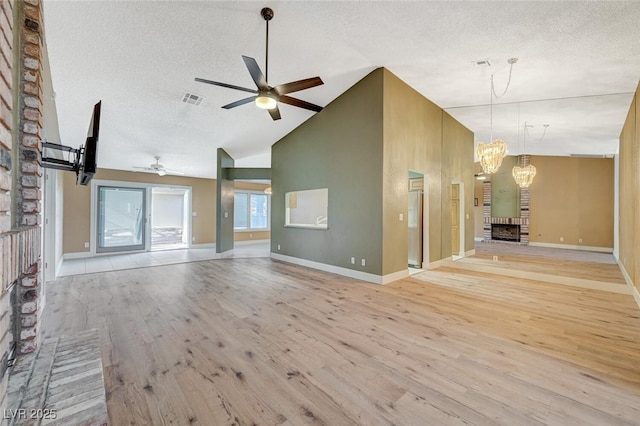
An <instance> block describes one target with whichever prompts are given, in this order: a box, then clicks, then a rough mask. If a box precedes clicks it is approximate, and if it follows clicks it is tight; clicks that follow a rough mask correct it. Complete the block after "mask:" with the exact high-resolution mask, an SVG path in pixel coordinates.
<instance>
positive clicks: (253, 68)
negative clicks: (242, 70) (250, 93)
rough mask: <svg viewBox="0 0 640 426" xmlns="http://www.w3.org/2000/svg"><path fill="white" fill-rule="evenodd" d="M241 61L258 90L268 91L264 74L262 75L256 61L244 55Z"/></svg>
mask: <svg viewBox="0 0 640 426" xmlns="http://www.w3.org/2000/svg"><path fill="white" fill-rule="evenodd" d="M242 59H243V60H244V64H245V65H246V66H247V69H248V70H249V74H251V78H253V81H254V83H256V86H258V89H260V90H262V91H265V92H266V91H268V90H269V85H268V84H267V79H266V78H265V77H264V74H262V71H261V70H260V67H259V66H258V63H257V62H256V60H255V59H253V58H250V57H248V56H244V55H242Z"/></svg>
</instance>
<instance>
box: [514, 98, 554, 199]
mask: <svg viewBox="0 0 640 426" xmlns="http://www.w3.org/2000/svg"><path fill="white" fill-rule="evenodd" d="M519 111H520V106H519V105H518V116H519V115H520V112H519ZM543 126H544V132H543V133H542V136H541V137H540V140H539V141H538V142H542V139H544V136H545V135H546V134H547V128H548V127H549V125H548V124H543ZM529 127H533V124H529V123H527V122H526V121H525V122H524V132H523V133H524V135H523V151H524V152H526V150H527V133H528V132H529V130H528V128H529ZM511 174H512V175H513V179H514V180H515V181H516V183H517V184H518V186H519V187H520V188H528V187H529V186H531V183H532V182H533V178H534V177H535V176H536V167H535V166H534V165H533V164H530V163H529V156H528V155H526V154H522V155H520V157H519V158H518V164H516V165H515V166H513V169H512V170H511Z"/></svg>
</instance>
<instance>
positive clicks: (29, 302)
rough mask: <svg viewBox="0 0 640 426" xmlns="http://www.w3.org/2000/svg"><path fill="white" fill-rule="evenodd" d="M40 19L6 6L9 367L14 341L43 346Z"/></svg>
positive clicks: (3, 340)
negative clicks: (39, 325)
mask: <svg viewBox="0 0 640 426" xmlns="http://www.w3.org/2000/svg"><path fill="white" fill-rule="evenodd" d="M41 21H42V10H41V4H40V0H24V1H21V2H15V1H14V0H1V1H0V266H1V268H0V357H3V358H2V359H3V361H4V362H6V358H7V356H8V352H9V350H10V342H11V340H12V339H13V340H14V341H15V342H16V347H15V349H16V351H17V353H28V352H33V351H34V350H35V349H36V348H37V346H38V338H39V333H38V329H39V327H38V312H39V307H40V306H39V304H40V296H41V294H40V292H41V290H42V284H41V283H42V272H41V268H40V264H41V242H40V241H41V233H42V230H41V227H40V210H41V191H40V188H41V182H42V179H41V176H42V168H41V166H40V153H41V150H42V141H41V133H42V120H41V113H42V102H41V99H42V93H41V89H40V81H41V80H40V71H41V66H40V62H41V61H40V60H41V49H42V43H41V34H40V23H41ZM16 35H17V37H15V36H16ZM14 40H17V43H16V42H15V41H14ZM14 75H17V77H18V78H17V80H18V85H17V86H15V85H14ZM10 294H11V297H10ZM0 365H2V364H0ZM1 372H4V367H3V368H2V371H1ZM6 382H7V375H6V374H3V376H2V378H1V381H0V399H1V401H2V402H1V403H0V404H1V405H0V410H4V408H5V407H6V401H5V395H6Z"/></svg>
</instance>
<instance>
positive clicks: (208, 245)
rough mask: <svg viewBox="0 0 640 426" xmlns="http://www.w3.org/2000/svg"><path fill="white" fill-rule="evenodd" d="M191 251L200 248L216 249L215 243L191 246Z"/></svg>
mask: <svg viewBox="0 0 640 426" xmlns="http://www.w3.org/2000/svg"><path fill="white" fill-rule="evenodd" d="M189 248H193V249H201V248H216V243H202V244H191V247H189Z"/></svg>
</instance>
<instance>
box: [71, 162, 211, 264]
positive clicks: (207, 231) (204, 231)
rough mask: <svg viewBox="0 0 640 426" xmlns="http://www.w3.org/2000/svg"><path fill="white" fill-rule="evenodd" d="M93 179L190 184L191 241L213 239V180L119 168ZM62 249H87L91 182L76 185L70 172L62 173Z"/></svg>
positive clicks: (199, 242) (209, 240) (83, 250)
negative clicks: (128, 170) (88, 184)
mask: <svg viewBox="0 0 640 426" xmlns="http://www.w3.org/2000/svg"><path fill="white" fill-rule="evenodd" d="M94 179H100V180H113V181H123V182H140V183H151V184H161V185H180V186H190V187H191V188H192V198H191V199H192V209H193V211H194V212H196V213H197V216H195V217H192V224H191V229H192V235H193V237H195V241H194V244H210V243H215V241H216V231H215V229H216V228H215V223H216V217H215V215H216V181H215V180H214V179H199V178H189V177H182V176H169V175H166V176H158V175H156V174H152V173H134V172H127V171H122V170H111V169H98V172H97V173H96V175H95V176H94ZM63 209H64V222H63V227H64V228H63V235H64V242H63V250H64V253H78V252H87V251H89V249H87V248H85V247H84V243H85V242H88V241H89V237H90V223H91V222H90V220H91V217H90V216H91V186H81V185H76V178H75V175H74V174H73V173H64V207H63Z"/></svg>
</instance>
